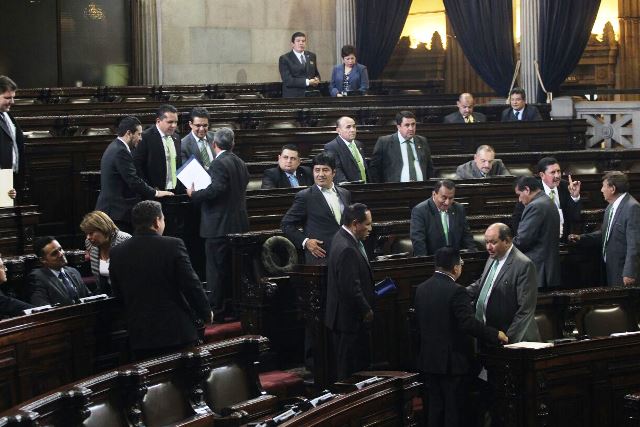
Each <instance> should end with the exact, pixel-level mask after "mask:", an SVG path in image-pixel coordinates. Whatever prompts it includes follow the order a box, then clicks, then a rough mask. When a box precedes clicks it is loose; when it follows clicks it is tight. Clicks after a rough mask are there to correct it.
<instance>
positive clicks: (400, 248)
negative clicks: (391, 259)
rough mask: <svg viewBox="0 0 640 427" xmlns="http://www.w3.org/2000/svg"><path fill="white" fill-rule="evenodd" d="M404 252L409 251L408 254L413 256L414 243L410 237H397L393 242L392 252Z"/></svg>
mask: <svg viewBox="0 0 640 427" xmlns="http://www.w3.org/2000/svg"><path fill="white" fill-rule="evenodd" d="M404 252H408V253H409V255H407V256H413V243H411V239H410V238H409V237H403V238H400V239H397V240H395V241H394V242H393V243H392V244H391V254H401V253H404ZM387 255H389V254H387Z"/></svg>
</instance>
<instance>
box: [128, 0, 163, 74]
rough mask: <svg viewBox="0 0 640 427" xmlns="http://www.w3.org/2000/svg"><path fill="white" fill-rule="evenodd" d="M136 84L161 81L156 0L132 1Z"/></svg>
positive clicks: (133, 60)
mask: <svg viewBox="0 0 640 427" xmlns="http://www.w3.org/2000/svg"><path fill="white" fill-rule="evenodd" d="M131 10H132V16H131V21H132V28H133V34H132V37H133V52H132V54H131V57H132V64H131V65H132V68H133V73H132V75H133V82H132V84H134V85H156V84H158V83H159V82H160V77H159V76H160V74H159V70H160V67H159V64H160V57H159V51H160V50H159V48H158V39H159V33H158V19H159V14H158V8H157V4H156V0H134V1H133V3H132V8H131Z"/></svg>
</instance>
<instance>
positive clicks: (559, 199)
mask: <svg viewBox="0 0 640 427" xmlns="http://www.w3.org/2000/svg"><path fill="white" fill-rule="evenodd" d="M537 170H538V177H540V180H541V181H542V188H543V190H544V192H545V194H546V195H547V196H549V198H550V199H551V200H553V203H555V205H556V207H557V209H558V210H559V211H558V214H559V215H560V230H561V231H560V234H561V236H560V240H561V241H563V242H564V241H566V239H567V236H568V235H569V233H570V232H575V231H576V230H579V229H580V227H581V223H582V219H581V217H580V212H581V210H582V201H581V200H580V181H574V180H572V179H571V175H569V181H568V182H567V181H565V180H564V179H562V170H561V169H560V164H559V163H558V161H557V160H556V159H555V158H553V157H543V158H542V159H540V161H538V165H537ZM523 211H524V205H523V204H522V203H520V202H518V203H516V207H515V209H514V211H513V216H512V218H511V219H512V222H511V223H512V225H513V226H512V229H513V230H514V232H516V234H517V230H518V225H519V224H520V218H521V217H522V212H523Z"/></svg>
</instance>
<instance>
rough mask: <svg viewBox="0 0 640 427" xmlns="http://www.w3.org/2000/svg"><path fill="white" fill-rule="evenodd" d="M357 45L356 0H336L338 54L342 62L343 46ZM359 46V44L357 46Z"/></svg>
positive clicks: (338, 60)
mask: <svg viewBox="0 0 640 427" xmlns="http://www.w3.org/2000/svg"><path fill="white" fill-rule="evenodd" d="M346 44H350V45H353V46H355V45H356V0H336V56H337V63H338V64H339V63H341V62H342V57H341V56H340V50H341V49H342V46H344V45H346ZM356 48H357V46H356Z"/></svg>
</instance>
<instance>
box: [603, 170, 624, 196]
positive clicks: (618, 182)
mask: <svg viewBox="0 0 640 427" xmlns="http://www.w3.org/2000/svg"><path fill="white" fill-rule="evenodd" d="M602 181H604V182H606V183H607V185H608V186H609V187H615V188H616V192H615V194H622V193H626V192H627V191H629V178H628V177H627V175H626V174H624V173H622V172H620V171H611V172H607V173H606V174H605V175H604V176H603V177H602Z"/></svg>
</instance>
